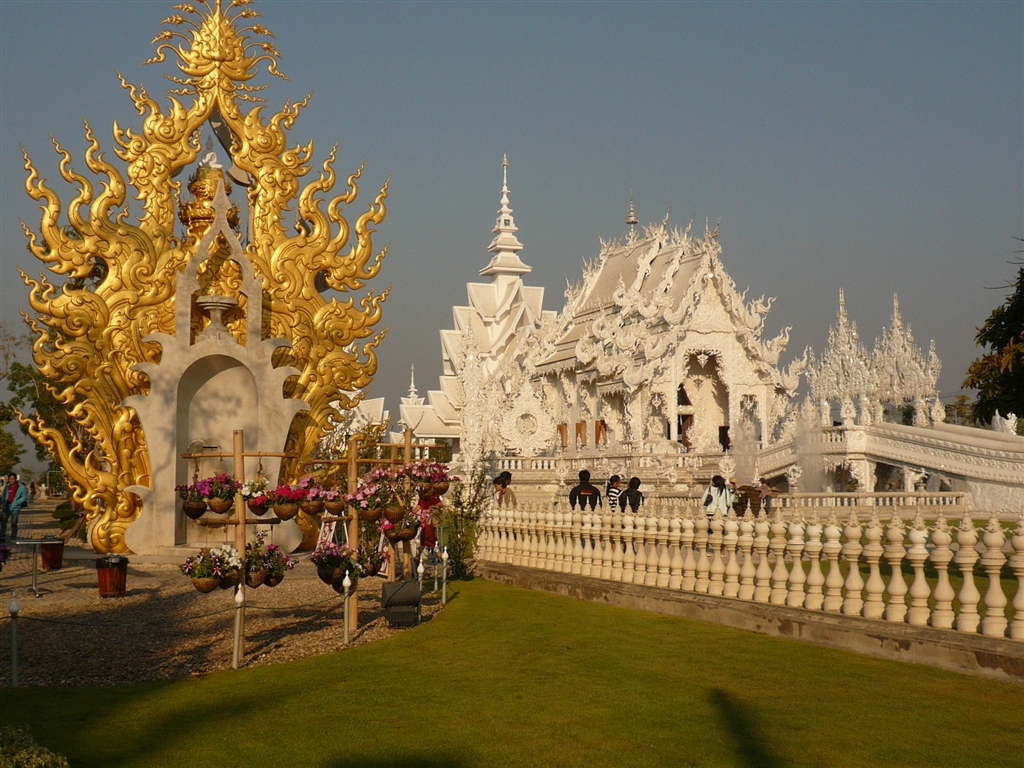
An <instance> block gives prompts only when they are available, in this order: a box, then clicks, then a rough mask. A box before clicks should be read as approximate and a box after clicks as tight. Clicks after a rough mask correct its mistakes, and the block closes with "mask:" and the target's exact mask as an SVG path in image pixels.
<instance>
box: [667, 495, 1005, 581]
mask: <svg viewBox="0 0 1024 768" xmlns="http://www.w3.org/2000/svg"><path fill="white" fill-rule="evenodd" d="M680 526H681V527H682V531H681V532H680V533H679V545H680V547H681V548H682V550H683V579H682V581H681V582H680V583H679V588H680V589H682V590H685V591H686V592H692V591H693V589H694V585H696V583H697V558H695V557H694V556H693V512H692V511H691V510H690V509H689V508H687V510H686V511H685V512H684V513H683V519H682V521H681V523H680ZM1021 560H1022V561H1024V556H1022V557H1021Z"/></svg>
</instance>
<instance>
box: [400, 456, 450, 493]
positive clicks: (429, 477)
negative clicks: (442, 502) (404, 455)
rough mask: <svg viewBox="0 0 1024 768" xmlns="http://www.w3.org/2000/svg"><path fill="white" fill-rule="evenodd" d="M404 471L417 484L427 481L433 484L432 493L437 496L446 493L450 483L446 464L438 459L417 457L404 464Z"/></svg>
mask: <svg viewBox="0 0 1024 768" xmlns="http://www.w3.org/2000/svg"><path fill="white" fill-rule="evenodd" d="M404 471H405V474H406V475H407V476H408V477H409V478H411V479H412V481H413V482H414V483H415V484H417V485H419V484H424V483H429V484H430V485H431V486H433V489H434V493H436V494H437V495H438V496H442V495H443V494H444V493H446V492H447V491H448V488H449V487H450V484H451V477H449V475H448V465H447V464H442V463H441V462H439V461H427V460H426V459H417V460H416V461H411V462H409V463H408V464H406V465H405V467H404ZM456 479H457V478H456Z"/></svg>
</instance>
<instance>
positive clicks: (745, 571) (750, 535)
mask: <svg viewBox="0 0 1024 768" xmlns="http://www.w3.org/2000/svg"><path fill="white" fill-rule="evenodd" d="M739 529H740V533H739V536H738V537H737V539H736V549H737V551H738V552H739V554H740V555H741V556H742V558H743V562H742V563H741V564H740V587H739V590H738V591H737V592H736V597H738V598H739V599H740V600H751V599H752V598H753V597H754V576H755V575H756V574H757V571H756V570H755V569H754V557H753V549H754V517H753V515H752V514H751V513H750V505H749V504H747V509H746V511H745V512H744V513H743V518H742V519H741V520H740V522H739Z"/></svg>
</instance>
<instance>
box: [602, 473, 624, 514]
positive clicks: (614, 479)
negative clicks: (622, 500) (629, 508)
mask: <svg viewBox="0 0 1024 768" xmlns="http://www.w3.org/2000/svg"><path fill="white" fill-rule="evenodd" d="M621 486H622V478H621V477H619V476H618V475H612V476H611V477H609V478H608V486H607V487H606V488H605V490H604V495H605V497H606V498H607V499H608V508H609V509H610V510H611V511H612V512H614V511H615V509H616V508H617V507H618V505H619V494H620V493H622V487H621Z"/></svg>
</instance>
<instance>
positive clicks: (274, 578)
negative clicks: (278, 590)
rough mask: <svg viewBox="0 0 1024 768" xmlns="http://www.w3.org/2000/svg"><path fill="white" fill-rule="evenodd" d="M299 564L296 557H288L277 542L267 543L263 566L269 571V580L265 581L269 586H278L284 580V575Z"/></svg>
mask: <svg viewBox="0 0 1024 768" xmlns="http://www.w3.org/2000/svg"><path fill="white" fill-rule="evenodd" d="M296 565H298V561H297V560H296V559H295V558H294V557H288V555H286V554H285V553H284V552H282V551H281V548H280V547H279V546H277V544H267V549H266V551H265V552H264V553H263V568H264V570H266V572H267V580H266V581H265V582H263V583H264V584H266V585H267V586H268V587H276V586H277V585H278V584H280V583H281V582H282V581H284V575H285V573H286V572H287V571H290V570H292V569H293V568H295V566H296Z"/></svg>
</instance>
